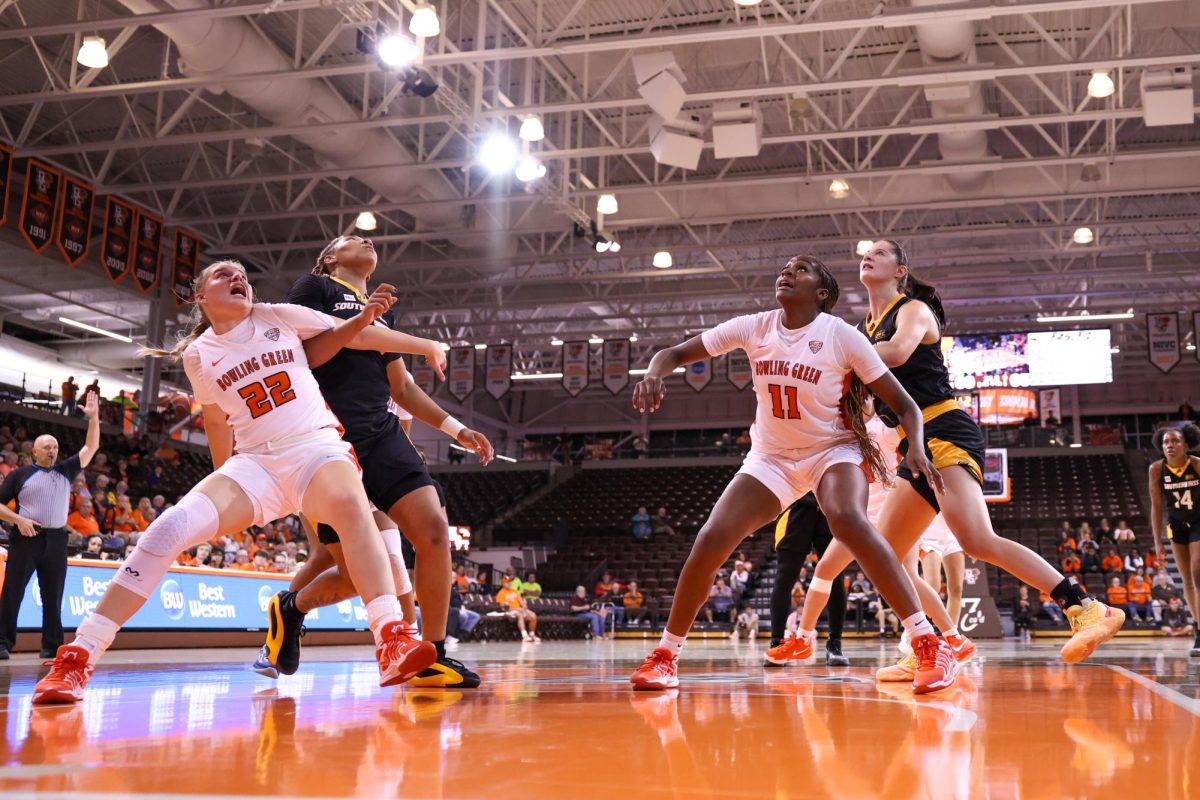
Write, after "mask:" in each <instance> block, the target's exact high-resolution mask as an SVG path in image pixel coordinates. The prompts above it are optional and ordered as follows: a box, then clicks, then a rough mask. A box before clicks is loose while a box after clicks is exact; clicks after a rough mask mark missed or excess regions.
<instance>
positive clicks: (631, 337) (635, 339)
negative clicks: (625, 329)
mask: <svg viewBox="0 0 1200 800" xmlns="http://www.w3.org/2000/svg"><path fill="white" fill-rule="evenodd" d="M629 341H631V342H636V341H637V334H636V333H631V334H629Z"/></svg>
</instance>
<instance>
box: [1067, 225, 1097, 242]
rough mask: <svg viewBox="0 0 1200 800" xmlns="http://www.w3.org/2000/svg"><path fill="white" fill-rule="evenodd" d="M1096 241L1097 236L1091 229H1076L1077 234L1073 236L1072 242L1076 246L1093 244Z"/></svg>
mask: <svg viewBox="0 0 1200 800" xmlns="http://www.w3.org/2000/svg"><path fill="white" fill-rule="evenodd" d="M1095 240H1096V234H1094V233H1092V229H1091V228H1087V227H1083V228H1076V229H1075V232H1074V233H1073V234H1071V241H1073V242H1075V244H1091V243H1092V242H1094V241H1095Z"/></svg>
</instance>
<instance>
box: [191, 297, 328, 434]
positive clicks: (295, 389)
mask: <svg viewBox="0 0 1200 800" xmlns="http://www.w3.org/2000/svg"><path fill="white" fill-rule="evenodd" d="M336 324H337V320H335V319H334V318H333V317H331V316H329V315H328V314H322V313H320V312H319V311H313V310H312V309H310V308H304V307H302V306H293V305H287V304H271V303H256V304H255V305H254V306H253V307H252V308H251V310H250V315H249V316H248V317H246V319H244V320H242V322H241V323H239V324H238V326H237V327H235V328H234V329H233V330H231V331H228V332H227V333H223V334H218V333H216V332H215V331H213V329H212V328H209V329H208V330H206V331H204V333H202V334H200V336H199V337H197V339H196V340H195V341H194V342H192V343H191V344H190V345H188V347H187V349H186V350H184V351H183V369H184V372H186V373H187V376H188V380H189V381H191V384H192V392H193V393H194V394H195V395H196V400H197V402H199V403H201V404H202V405H217V406H220V408H221V410H222V411H224V412H225V414H226V416H227V417H228V418H229V426H230V427H231V428H232V429H233V435H234V446H235V447H236V448H237V450H238V451H239V452H248V451H252V450H255V449H259V448H262V447H263V446H264V445H267V444H268V443H271V442H274V441H277V440H280V439H288V438H292V437H295V436H300V435H303V434H306V433H312V432H313V431H316V430H319V429H321V428H329V427H340V426H339V424H338V419H337V417H335V416H334V414H333V412H332V411H330V410H329V406H328V405H326V404H325V398H324V397H322V396H321V389H320V387H318V386H317V380H316V378H314V377H313V374H312V371H311V370H310V369H309V366H308V358H307V357H305V355H304V340H305V339H310V338H312V337H313V336H316V335H317V334H318V333H321V332H322V331H326V330H329V329H330V328H332V327H334V325H336Z"/></svg>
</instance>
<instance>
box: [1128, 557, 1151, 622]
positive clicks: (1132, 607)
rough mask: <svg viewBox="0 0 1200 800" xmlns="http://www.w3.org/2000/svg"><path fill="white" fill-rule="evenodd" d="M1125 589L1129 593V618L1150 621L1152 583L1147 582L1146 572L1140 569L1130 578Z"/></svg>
mask: <svg viewBox="0 0 1200 800" xmlns="http://www.w3.org/2000/svg"><path fill="white" fill-rule="evenodd" d="M1125 589H1126V590H1127V591H1128V593H1129V616H1130V617H1131V618H1133V619H1137V618H1138V617H1139V615H1140V617H1141V618H1142V619H1143V620H1149V619H1150V613H1151V609H1150V581H1148V580H1146V574H1145V570H1141V569H1139V570H1138V571H1137V572H1135V573H1134V574H1132V575H1130V576H1129V581H1128V583H1126V584H1125Z"/></svg>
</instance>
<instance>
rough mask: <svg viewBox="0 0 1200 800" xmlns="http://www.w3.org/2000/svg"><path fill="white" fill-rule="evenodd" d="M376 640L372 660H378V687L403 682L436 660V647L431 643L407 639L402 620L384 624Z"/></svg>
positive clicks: (408, 637) (407, 635)
mask: <svg viewBox="0 0 1200 800" xmlns="http://www.w3.org/2000/svg"><path fill="white" fill-rule="evenodd" d="M379 639H380V641H379V645H378V646H377V647H376V648H375V658H376V660H378V661H379V685H380V686H395V685H396V684H397V683H404V682H405V681H407V680H408V679H409V678H412V677H413V676H415V675H416V674H417V673H419V672H422V671H424V670H425V669H427V668H428V667H429V666H430V665H432V664H433V662H435V661H437V648H436V647H434V646H433V643H432V642H423V641H421V640H420V639H414V638H413V637H412V636H410V635H409V634H408V633H407V631H406V630H405V624H404V621H403V620H396V621H395V622H389V623H388V624H387V625H384V626H383V630H382V631H381V632H380V636H379Z"/></svg>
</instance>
